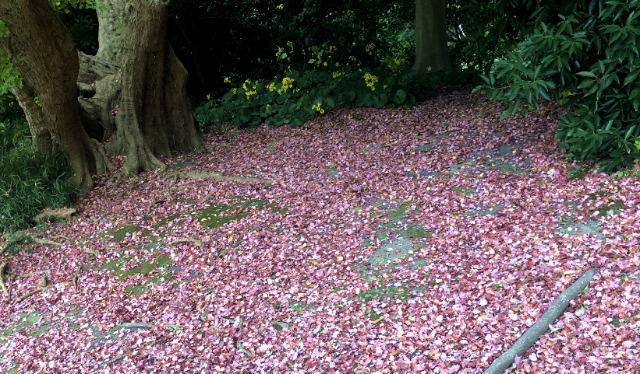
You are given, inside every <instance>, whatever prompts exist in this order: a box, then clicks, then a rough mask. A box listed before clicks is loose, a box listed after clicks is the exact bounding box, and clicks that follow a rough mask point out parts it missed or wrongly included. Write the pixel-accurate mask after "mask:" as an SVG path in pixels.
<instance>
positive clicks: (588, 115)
mask: <svg viewBox="0 0 640 374" xmlns="http://www.w3.org/2000/svg"><path fill="white" fill-rule="evenodd" d="M639 16H640V5H639V3H638V1H635V0H634V1H630V2H629V1H618V0H611V1H607V2H602V1H596V0H591V1H586V2H580V1H572V2H567V3H566V4H565V5H564V8H563V9H561V11H560V14H559V15H557V14H556V15H554V14H550V13H549V12H547V11H546V10H545V9H544V8H541V9H540V10H539V11H537V12H536V13H534V15H533V18H532V19H533V20H534V21H535V25H536V26H535V28H534V31H533V33H532V34H531V35H529V37H528V38H527V39H526V40H525V41H524V42H522V43H520V45H519V47H518V49H517V50H516V52H513V53H510V54H509V57H508V58H507V59H505V60H502V61H499V62H498V63H496V64H495V65H494V71H492V72H491V73H490V74H489V75H488V76H486V77H484V80H485V83H486V84H485V85H484V86H481V87H479V88H482V89H484V90H485V92H487V94H488V96H489V98H491V99H494V100H500V101H503V102H505V103H506V104H507V109H506V111H505V112H504V113H503V117H506V116H509V115H513V114H517V113H522V114H525V115H526V114H527V113H528V111H530V110H534V109H535V110H537V109H539V100H556V101H558V102H559V103H560V104H562V105H563V106H565V108H567V109H568V110H567V113H566V114H564V115H562V116H560V123H559V125H558V128H557V134H556V138H557V139H559V141H560V142H559V146H560V147H561V148H562V149H564V150H565V151H566V152H567V155H568V157H569V158H572V159H580V160H590V161H595V162H597V163H598V164H599V166H600V170H602V171H606V172H612V171H616V170H619V169H621V168H624V167H630V166H632V165H633V163H634V160H635V159H638V158H639V157H640V136H639V135H640V126H639V125H638V121H639V120H640V114H639V113H640V112H638V109H640V53H639V52H638V47H637V41H638V40H640V26H639V23H638V17H639ZM548 19H551V20H552V21H551V22H550V23H546V21H545V20H548ZM554 19H556V20H557V21H556V20H554Z"/></svg>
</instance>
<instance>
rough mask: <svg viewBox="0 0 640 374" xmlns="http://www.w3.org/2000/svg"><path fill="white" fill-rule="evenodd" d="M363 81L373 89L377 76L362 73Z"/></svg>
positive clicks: (374, 88)
mask: <svg viewBox="0 0 640 374" xmlns="http://www.w3.org/2000/svg"><path fill="white" fill-rule="evenodd" d="M364 82H365V83H366V84H367V87H369V88H371V91H375V90H376V86H375V84H376V83H378V77H376V76H375V75H373V74H371V73H364Z"/></svg>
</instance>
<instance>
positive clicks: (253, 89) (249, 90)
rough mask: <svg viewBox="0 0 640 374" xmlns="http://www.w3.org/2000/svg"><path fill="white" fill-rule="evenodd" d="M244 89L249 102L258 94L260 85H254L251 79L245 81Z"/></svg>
mask: <svg viewBox="0 0 640 374" xmlns="http://www.w3.org/2000/svg"><path fill="white" fill-rule="evenodd" d="M242 88H243V89H244V94H245V95H246V96H247V100H250V99H251V96H252V95H256V94H257V93H258V90H257V88H258V84H257V83H254V84H253V85H252V84H251V80H249V79H247V80H246V81H244V83H243V84H242ZM234 93H235V92H234Z"/></svg>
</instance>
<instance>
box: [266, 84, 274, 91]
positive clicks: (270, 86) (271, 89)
mask: <svg viewBox="0 0 640 374" xmlns="http://www.w3.org/2000/svg"><path fill="white" fill-rule="evenodd" d="M267 88H268V89H269V92H273V91H275V90H276V82H271V83H269V85H268V86H267Z"/></svg>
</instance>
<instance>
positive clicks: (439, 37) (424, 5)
mask: <svg viewBox="0 0 640 374" xmlns="http://www.w3.org/2000/svg"><path fill="white" fill-rule="evenodd" d="M415 35H416V60H415V63H414V65H413V68H412V69H411V75H412V76H416V75H422V74H424V73H426V72H428V71H438V70H445V69H448V68H449V51H448V50H447V18H446V4H445V0H416V25H415Z"/></svg>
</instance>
